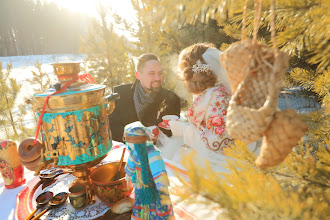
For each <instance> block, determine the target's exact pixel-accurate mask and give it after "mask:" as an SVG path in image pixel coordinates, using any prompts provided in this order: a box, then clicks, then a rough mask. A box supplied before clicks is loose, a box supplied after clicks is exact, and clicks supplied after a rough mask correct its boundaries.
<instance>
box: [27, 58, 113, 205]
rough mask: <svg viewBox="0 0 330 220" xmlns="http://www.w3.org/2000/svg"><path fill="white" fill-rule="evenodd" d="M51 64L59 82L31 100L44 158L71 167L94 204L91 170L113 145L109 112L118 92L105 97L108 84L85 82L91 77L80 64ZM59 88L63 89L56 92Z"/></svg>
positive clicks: (76, 182)
mask: <svg viewBox="0 0 330 220" xmlns="http://www.w3.org/2000/svg"><path fill="white" fill-rule="evenodd" d="M52 65H53V67H54V73H55V74H56V76H57V78H58V80H59V82H58V83H56V84H55V85H54V87H53V88H50V89H48V90H46V91H43V92H40V93H36V94H34V95H33V97H32V98H31V99H30V101H29V102H30V103H31V104H32V105H33V111H34V112H36V113H37V115H38V116H39V120H40V121H41V123H39V124H40V126H41V127H40V130H41V135H42V143H43V145H44V146H43V149H42V151H41V152H42V153H41V156H42V159H41V160H42V163H44V164H45V163H51V164H53V165H54V166H56V167H62V168H63V167H64V168H71V169H72V171H73V175H74V176H76V177H77V179H76V180H75V181H74V183H73V184H85V185H86V188H87V191H88V193H89V202H90V203H93V202H94V193H93V191H92V185H91V181H90V178H89V172H90V168H91V167H93V166H95V165H97V164H98V163H100V162H101V161H102V159H103V158H105V157H106V155H107V153H108V152H109V151H110V150H111V148H112V142H111V131H110V127H109V120H108V115H109V114H111V113H112V111H113V109H114V100H115V99H117V98H119V95H118V94H110V95H108V96H105V89H106V86H104V85H99V84H90V83H88V82H86V81H88V80H89V79H91V77H89V78H87V77H85V79H87V80H86V81H85V80H81V79H80V78H81V77H80V76H81V75H78V74H79V72H80V64H79V63H56V64H52ZM68 85H70V86H69V87H68ZM58 90H63V91H60V93H58V94H54V93H55V92H56V91H58ZM51 94H53V95H51ZM45 103H46V104H45ZM40 115H42V117H40ZM39 171H40V169H39Z"/></svg>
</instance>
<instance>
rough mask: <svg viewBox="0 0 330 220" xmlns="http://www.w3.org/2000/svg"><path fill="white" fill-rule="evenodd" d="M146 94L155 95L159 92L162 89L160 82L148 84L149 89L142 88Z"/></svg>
mask: <svg viewBox="0 0 330 220" xmlns="http://www.w3.org/2000/svg"><path fill="white" fill-rule="evenodd" d="M142 87H143V88H144V89H145V90H146V91H147V93H157V92H159V91H160V90H161V89H162V88H163V87H162V81H160V80H159V81H153V82H151V83H150V85H149V88H146V87H144V86H142Z"/></svg>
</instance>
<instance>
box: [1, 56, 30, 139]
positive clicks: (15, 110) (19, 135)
mask: <svg viewBox="0 0 330 220" xmlns="http://www.w3.org/2000/svg"><path fill="white" fill-rule="evenodd" d="M11 70H12V65H11V64H7V69H6V70H4V69H3V67H2V63H1V62H0V127H1V133H2V134H1V136H3V138H4V137H5V139H12V140H20V141H21V140H23V139H24V138H26V136H29V135H31V130H30V129H27V128H26V127H25V124H24V120H23V119H24V116H25V115H26V109H25V105H24V104H21V105H17V104H16V102H17V97H18V94H19V92H20V90H21V87H22V86H21V85H19V84H18V83H17V81H16V80H15V79H14V78H11V77H10V72H11Z"/></svg>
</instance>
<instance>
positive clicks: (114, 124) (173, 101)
mask: <svg viewBox="0 0 330 220" xmlns="http://www.w3.org/2000/svg"><path fill="white" fill-rule="evenodd" d="M137 82H138V81H135V83H134V84H124V85H119V86H116V87H114V90H113V92H114V93H119V95H120V99H119V100H116V101H115V104H116V107H115V109H114V111H113V113H112V114H111V115H110V116H109V119H110V129H111V132H112V140H115V141H122V137H123V132H124V127H125V125H127V124H129V123H132V122H135V121H139V119H138V116H137V113H136V110H135V104H134V100H133V95H134V90H135V86H136V83H137ZM146 112H147V114H145V115H146V116H145V117H144V118H142V119H141V123H142V124H143V125H144V126H146V127H148V126H152V125H156V126H157V125H158V123H159V122H161V121H162V117H163V116H164V115H177V116H179V115H180V98H179V97H178V96H177V95H176V94H175V93H173V92H171V91H169V90H167V89H164V88H163V89H162V90H161V91H160V92H159V93H158V95H157V97H156V100H155V101H154V103H153V104H152V105H150V106H149V107H148V108H147V109H146ZM157 116H158V117H157ZM161 130H162V131H163V132H164V133H165V134H167V135H171V132H170V131H167V130H165V129H161Z"/></svg>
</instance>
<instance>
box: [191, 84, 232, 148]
mask: <svg viewBox="0 0 330 220" xmlns="http://www.w3.org/2000/svg"><path fill="white" fill-rule="evenodd" d="M230 97H231V94H230V92H229V91H228V90H226V88H225V87H224V85H223V84H220V85H217V86H215V87H212V88H209V89H206V90H204V91H203V92H202V93H201V94H199V96H198V97H197V98H196V99H195V101H194V102H193V104H192V106H191V107H190V108H189V109H188V118H189V121H190V123H191V124H192V125H194V126H196V127H197V128H198V129H199V130H200V131H201V137H200V138H201V140H202V142H204V143H205V144H206V146H207V147H208V148H209V149H210V150H213V151H216V152H219V153H221V152H222V150H223V148H224V147H228V146H229V145H230V144H231V142H232V141H233V140H232V139H231V138H230V137H229V135H228V134H227V132H226V123H225V122H226V114H227V108H228V105H229V101H230Z"/></svg>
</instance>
